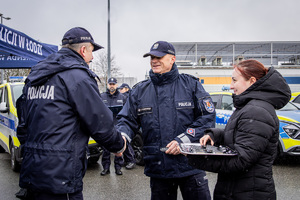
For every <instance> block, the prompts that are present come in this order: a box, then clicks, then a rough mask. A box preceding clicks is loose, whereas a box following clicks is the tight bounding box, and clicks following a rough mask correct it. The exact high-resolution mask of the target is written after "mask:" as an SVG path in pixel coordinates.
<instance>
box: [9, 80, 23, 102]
mask: <svg viewBox="0 0 300 200" xmlns="http://www.w3.org/2000/svg"><path fill="white" fill-rule="evenodd" d="M23 87H24V85H23V84H21V85H11V90H12V94H11V95H12V100H13V103H14V106H16V101H17V99H18V98H19V97H20V96H21V94H22V90H23Z"/></svg>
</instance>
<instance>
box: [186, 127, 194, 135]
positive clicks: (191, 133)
mask: <svg viewBox="0 0 300 200" xmlns="http://www.w3.org/2000/svg"><path fill="white" fill-rule="evenodd" d="M186 134H188V135H191V136H193V137H195V135H196V131H195V129H193V128H188V129H186Z"/></svg>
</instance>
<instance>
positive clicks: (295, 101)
mask: <svg viewBox="0 0 300 200" xmlns="http://www.w3.org/2000/svg"><path fill="white" fill-rule="evenodd" d="M293 102H294V103H300V95H298V96H296V98H295V99H294V100H293Z"/></svg>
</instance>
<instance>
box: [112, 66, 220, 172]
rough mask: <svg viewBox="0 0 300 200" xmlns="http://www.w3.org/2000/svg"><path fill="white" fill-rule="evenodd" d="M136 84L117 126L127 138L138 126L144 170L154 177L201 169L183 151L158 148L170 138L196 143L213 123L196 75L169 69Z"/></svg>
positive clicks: (208, 101) (210, 107)
mask: <svg viewBox="0 0 300 200" xmlns="http://www.w3.org/2000/svg"><path fill="white" fill-rule="evenodd" d="M150 78H151V80H146V81H143V82H141V83H139V84H137V85H136V86H135V87H134V88H133V89H132V90H131V92H130V95H129V97H128V98H127V102H126V104H125V105H124V107H123V109H122V110H121V112H120V113H119V115H118V118H119V120H118V128H119V129H120V131H121V132H122V134H124V135H125V136H126V137H127V138H128V139H130V138H133V136H134V133H136V132H137V131H138V130H139V128H140V127H141V129H142V137H143V141H144V148H143V150H144V161H145V174H146V175H147V176H150V177H154V178H181V177H187V176H190V175H194V174H198V173H200V172H202V171H201V170H198V169H194V168H193V167H191V166H190V165H188V162H187V158H186V157H185V156H184V155H181V154H180V155H176V156H174V155H168V154H165V153H164V152H161V151H160V148H162V147H166V145H167V144H168V143H170V142H171V141H172V140H176V141H178V142H179V143H180V142H186V143H187V142H192V143H199V139H200V138H201V137H202V136H203V135H204V130H205V129H207V128H210V127H214V124H215V109H214V105H213V103H212V100H211V98H210V96H209V94H208V93H207V92H206V91H205V90H204V88H203V87H202V85H201V84H200V82H199V81H198V79H196V78H195V77H192V76H190V75H186V74H179V73H178V69H177V66H176V65H175V64H174V65H173V68H172V70H171V71H170V72H167V73H164V74H154V73H153V72H152V70H150Z"/></svg>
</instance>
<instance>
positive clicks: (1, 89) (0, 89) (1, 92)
mask: <svg viewBox="0 0 300 200" xmlns="http://www.w3.org/2000/svg"><path fill="white" fill-rule="evenodd" d="M2 95H3V87H2V88H0V102H2Z"/></svg>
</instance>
